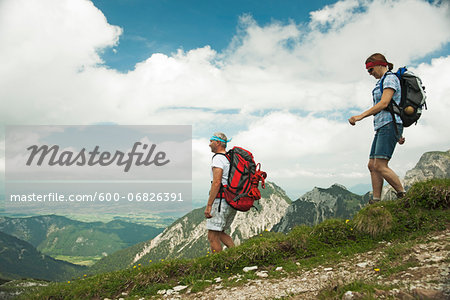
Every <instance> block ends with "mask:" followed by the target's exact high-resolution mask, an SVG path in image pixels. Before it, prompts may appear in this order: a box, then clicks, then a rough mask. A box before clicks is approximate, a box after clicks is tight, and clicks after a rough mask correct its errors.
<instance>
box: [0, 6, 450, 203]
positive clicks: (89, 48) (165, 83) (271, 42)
mask: <svg viewBox="0 0 450 300" xmlns="http://www.w3.org/2000/svg"><path fill="white" fill-rule="evenodd" d="M310 17H311V19H310V22H309V24H296V23H295V22H294V21H291V22H290V23H287V24H283V23H280V22H276V21H274V22H272V23H271V24H268V25H266V26H259V25H258V24H257V23H256V22H255V21H254V20H253V19H252V18H251V16H243V17H242V18H241V21H240V22H241V23H240V28H239V31H238V33H237V34H236V37H235V38H234V40H233V42H232V43H231V44H230V46H229V48H228V49H227V50H226V51H224V52H223V53H217V52H216V51H215V50H214V49H211V48H210V47H209V46H205V47H203V48H199V49H193V50H190V51H187V52H184V51H181V50H179V51H178V53H176V54H174V55H171V56H168V55H164V54H158V53H155V54H153V55H151V56H150V57H149V58H148V59H146V60H144V61H142V62H140V63H138V64H137V65H136V67H135V69H134V70H133V71H130V72H128V73H126V74H121V73H119V72H117V71H115V70H111V69H108V68H107V67H105V66H102V65H101V63H102V61H101V59H100V56H99V53H100V52H101V51H102V50H103V49H105V48H107V47H114V46H115V45H117V43H118V42H119V37H120V35H121V32H122V30H121V29H120V28H119V27H117V26H113V25H110V24H108V22H107V20H106V18H105V16H104V15H103V14H102V12H101V11H100V10H98V9H97V8H96V7H95V6H94V5H93V4H92V3H91V2H90V1H85V0H45V1H44V0H41V1H25V0H4V1H2V2H0V44H1V45H2V47H0V65H1V66H2V68H1V69H0V78H1V79H0V99H1V102H0V118H1V119H2V121H3V123H4V124H92V123H98V122H115V123H118V124H193V126H194V127H193V128H194V135H195V136H204V135H207V134H210V133H211V132H214V131H217V130H224V131H228V132H232V134H235V140H233V142H235V143H242V144H245V145H248V147H249V148H251V149H252V151H254V153H255V155H256V157H257V158H258V159H260V160H261V161H263V162H264V166H267V167H266V168H267V170H270V174H271V176H272V178H273V180H275V181H276V182H278V184H279V185H281V186H283V187H285V188H286V189H288V190H293V191H296V192H297V191H300V190H307V189H309V188H310V187H312V186H313V185H321V186H323V185H326V184H329V183H330V182H331V183H334V182H333V181H339V182H341V183H343V184H350V185H351V183H352V182H355V178H361V177H364V176H365V178H364V180H366V181H367V180H368V173H367V172H366V171H365V164H366V160H367V153H368V150H369V146H370V141H371V135H372V129H371V121H370V120H365V121H364V122H362V123H361V124H358V126H356V127H350V126H349V125H348V124H347V123H346V119H347V118H348V117H349V116H350V115H351V114H354V113H356V112H359V111H361V110H363V109H365V108H368V107H369V106H370V105H371V99H370V90H371V88H372V87H373V85H374V81H373V80H372V79H371V78H370V77H369V76H368V75H367V73H366V71H365V70H364V65H363V62H364V60H365V58H366V57H367V56H368V55H370V54H371V53H373V52H383V53H385V54H386V55H387V57H388V59H389V60H391V61H392V62H394V63H395V64H396V65H397V66H400V65H407V64H410V63H411V62H413V60H415V59H418V58H421V57H424V56H425V55H432V54H433V53H434V52H435V51H437V50H440V49H441V47H442V46H443V45H445V44H447V43H448V42H449V41H450V32H449V31H448V30H447V28H450V18H448V7H447V6H446V4H441V5H439V4H430V3H429V2H426V1H419V0H402V1H356V0H348V1H339V2H337V3H335V4H333V5H329V6H326V7H324V8H323V9H321V10H318V11H316V12H311V15H310ZM405 28H406V29H405ZM449 65H450V53H449V54H447V56H443V57H441V58H436V59H434V60H433V61H432V63H431V64H422V65H420V66H418V67H417V68H416V69H415V71H417V73H418V74H420V75H421V76H422V78H423V80H424V82H425V84H426V86H427V91H428V97H429V101H428V102H429V111H426V112H425V113H424V116H423V119H421V120H420V122H419V125H418V126H416V127H413V129H407V130H406V135H407V141H408V142H407V144H406V145H405V146H402V148H399V150H398V155H396V160H395V161H393V162H392V163H393V165H394V166H395V167H398V170H399V173H402V172H403V173H404V172H405V171H406V169H407V167H409V166H410V165H411V162H414V161H417V159H418V156H419V155H420V154H421V153H423V152H424V151H427V150H446V149H445V148H447V147H448V145H449V144H450V140H449V137H448V136H442V132H448V131H449V129H450V128H449V125H448V122H447V116H446V115H445V114H446V111H447V110H448V109H447V108H448V107H449V104H450V103H449V101H450V91H449V87H448V82H450V78H449V76H450V75H449V74H450V67H449ZM228 109H232V110H236V111H238V113H231V114H230V113H226V112H222V111H223V110H228ZM267 112H271V113H269V114H267ZM436 128H438V129H439V130H436ZM202 147H203V148H204V149H206V150H204V149H203V148H202ZM396 154H397V153H396ZM209 155H210V153H209V148H208V145H207V141H206V144H205V141H203V139H200V138H199V139H196V140H194V142H193V157H194V164H193V165H194V169H193V178H194V182H195V184H194V188H195V186H202V187H201V188H199V190H201V192H199V193H200V194H203V193H204V190H205V189H206V188H205V187H204V186H205V185H207V183H208V182H209V179H208V178H207V176H208V175H201V174H204V171H205V169H208V166H207V164H208V159H205V158H204V157H203V156H207V157H208V156H209ZM198 157H201V158H198ZM197 166H198V167H197ZM364 174H366V175H364ZM295 179H297V181H298V182H300V183H296V182H295ZM352 180H353V181H352ZM199 181H202V182H203V181H206V184H205V185H203V184H199V183H197V182H199ZM355 183H358V182H355ZM299 187H300V188H299Z"/></svg>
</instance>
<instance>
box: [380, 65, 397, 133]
mask: <svg viewBox="0 0 450 300" xmlns="http://www.w3.org/2000/svg"><path fill="white" fill-rule="evenodd" d="M388 75H394V76H396V77H397V75H395V74H394V73H392V72H391V71H387V72H386V73H385V74H384V75H383V77H382V78H381V80H380V92H381V95H382V96H383V83H384V79H385V78H386V77H387V76H388ZM394 105H395V106H396V109H397V111H398V112H400V107H399V106H398V104H397V103H396V102H395V101H394V99H393V97H392V98H391V100H390V101H389V104H388V106H387V107H386V108H385V109H384V110H386V111H388V112H390V113H391V116H392V122H393V123H394V129H395V136H396V137H397V139H400V138H401V137H399V132H398V128H397V123H396V122H395V113H394Z"/></svg>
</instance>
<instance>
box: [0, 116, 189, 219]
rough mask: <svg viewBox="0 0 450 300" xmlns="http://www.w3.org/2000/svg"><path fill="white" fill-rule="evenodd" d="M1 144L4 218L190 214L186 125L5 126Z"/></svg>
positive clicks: (187, 130)
mask: <svg viewBox="0 0 450 300" xmlns="http://www.w3.org/2000/svg"><path fill="white" fill-rule="evenodd" d="M5 146H6V156H5V158H6V160H5V167H6V168H5V171H6V172H5V192H6V193H5V194H6V199H5V202H4V204H5V205H4V207H5V209H6V210H7V211H8V212H12V213H38V214H45V213H68V212H71V213H73V212H76V213H81V214H83V213H107V214H109V213H111V214H117V213H120V214H129V213H140V214H142V213H144V214H145V213H162V214H167V213H169V214H171V213H175V214H176V215H180V214H183V213H186V212H188V211H190V210H191V209H192V207H191V206H192V184H191V180H192V128H191V126H175V125H170V126H118V125H102V126H100V125H95V126H7V127H6V143H5ZM0 206H1V205H0Z"/></svg>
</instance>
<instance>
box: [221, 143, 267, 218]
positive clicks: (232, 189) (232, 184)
mask: <svg viewBox="0 0 450 300" xmlns="http://www.w3.org/2000/svg"><path fill="white" fill-rule="evenodd" d="M217 154H221V155H225V157H226V158H227V159H228V161H229V162H230V172H229V173H228V184H227V185H224V186H221V187H220V191H219V193H218V194H217V198H220V200H222V199H225V200H226V201H227V203H228V204H229V205H230V206H231V207H233V208H234V209H237V210H239V211H248V210H250V208H252V207H253V203H254V202H255V201H256V200H259V199H261V192H260V191H259V189H258V186H259V181H261V187H262V188H263V189H264V188H265V187H266V186H265V184H264V182H265V179H266V177H267V174H266V172H263V171H261V170H260V168H261V164H259V163H258V164H255V161H254V160H253V154H252V153H251V152H250V151H247V150H245V149H243V148H240V147H233V149H231V150H229V151H228V152H227V153H226V154H222V153H216V154H215V155H217ZM219 211H220V205H219Z"/></svg>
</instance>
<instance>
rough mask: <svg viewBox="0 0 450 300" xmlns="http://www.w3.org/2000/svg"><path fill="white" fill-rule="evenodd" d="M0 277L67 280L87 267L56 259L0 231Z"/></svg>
mask: <svg viewBox="0 0 450 300" xmlns="http://www.w3.org/2000/svg"><path fill="white" fill-rule="evenodd" d="M0 265H1V269H0V277H1V278H6V279H20V278H22V277H27V278H30V277H31V278H36V279H45V280H56V281H60V280H67V278H71V277H73V276H76V275H77V274H80V273H82V272H84V271H85V270H87V267H84V266H79V265H74V264H71V263H68V262H65V261H61V260H56V259H54V258H52V257H50V256H47V255H44V254H42V253H40V252H39V251H37V250H36V248H35V247H33V245H31V244H30V243H27V242H25V241H23V240H20V239H18V238H16V237H14V236H11V235H8V234H6V233H3V232H0Z"/></svg>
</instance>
